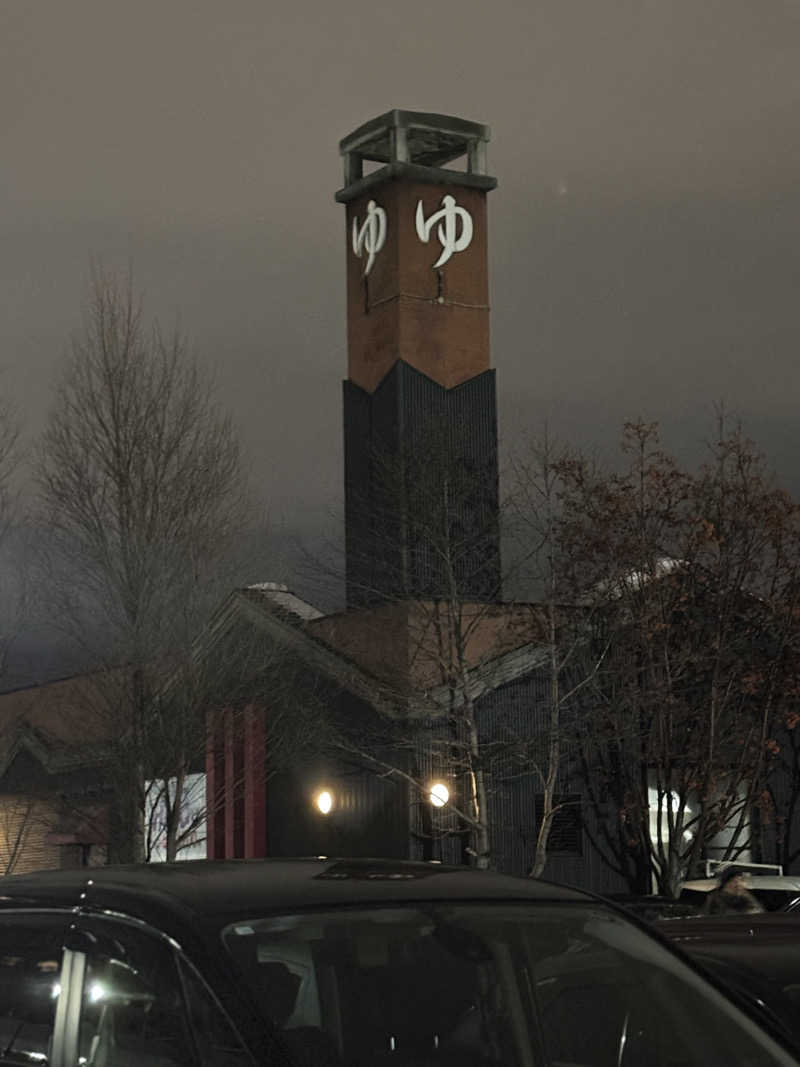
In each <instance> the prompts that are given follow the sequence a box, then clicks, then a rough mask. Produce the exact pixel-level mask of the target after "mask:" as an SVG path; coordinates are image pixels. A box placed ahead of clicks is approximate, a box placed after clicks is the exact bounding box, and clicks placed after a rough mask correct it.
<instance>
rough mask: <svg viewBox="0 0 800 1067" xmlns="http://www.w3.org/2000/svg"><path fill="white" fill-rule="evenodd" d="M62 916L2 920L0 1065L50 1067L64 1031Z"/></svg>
mask: <svg viewBox="0 0 800 1067" xmlns="http://www.w3.org/2000/svg"><path fill="white" fill-rule="evenodd" d="M70 918H71V916H70V915H69V913H66V912H47V911H25V910H22V911H8V912H3V913H2V914H0V1064H2V1065H4V1067H5V1065H9V1067H10V1065H15V1067H16V1065H21V1064H39V1065H41V1067H54V1065H55V1063H56V1059H54V1055H53V1050H54V1043H55V1044H57V1043H58V1041H57V1034H58V1032H59V1031H63V1028H64V1023H65V1009H66V1002H67V997H66V994H65V992H62V990H64V973H63V972H64V950H63V945H64V937H65V932H66V930H67V927H68V925H69V921H70Z"/></svg>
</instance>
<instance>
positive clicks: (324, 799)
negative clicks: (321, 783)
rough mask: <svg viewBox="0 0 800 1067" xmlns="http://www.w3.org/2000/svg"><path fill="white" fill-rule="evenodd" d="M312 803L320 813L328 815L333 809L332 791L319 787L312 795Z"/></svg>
mask: <svg viewBox="0 0 800 1067" xmlns="http://www.w3.org/2000/svg"><path fill="white" fill-rule="evenodd" d="M314 804H315V805H316V807H317V811H318V812H319V813H320V814H321V815H329V814H330V812H331V810H332V809H333V793H331V792H330V790H328V789H321V790H320V791H319V793H317V795H316V796H315V797H314Z"/></svg>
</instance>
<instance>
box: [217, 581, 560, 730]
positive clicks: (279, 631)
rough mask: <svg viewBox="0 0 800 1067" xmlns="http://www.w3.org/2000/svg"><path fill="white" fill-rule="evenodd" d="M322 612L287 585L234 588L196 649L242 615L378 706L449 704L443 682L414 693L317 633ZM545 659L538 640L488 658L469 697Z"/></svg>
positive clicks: (426, 709)
mask: <svg viewBox="0 0 800 1067" xmlns="http://www.w3.org/2000/svg"><path fill="white" fill-rule="evenodd" d="M326 617H327V616H323V614H322V612H320V611H317V609H316V608H314V607H313V606H312V605H310V604H307V603H306V602H305V601H302V600H300V598H298V597H296V596H295V595H294V594H293V593H292V592H291V591H290V590H289V589H288V588H287V587H286V586H276V585H273V584H272V583H263V584H261V585H258V586H247V587H245V588H243V589H235V590H234V591H233V592H232V593H231V594H230V595H229V596H228V597H227V598H226V599H225V601H223V603H222V604H221V605H220V607H219V608H218V609H217V611H216V612H215V614H214V616H213V618H212V619H211V621H210V623H209V625H208V627H207V628H206V631H205V633H204V634H203V636H202V638H201V640H200V642H199V643H198V645H197V648H196V655H197V656H199V657H202V656H205V655H210V654H211V653H212V649H213V647H214V645H215V644H216V642H217V641H219V640H221V639H222V637H223V636H224V634H225V633H226V632H228V631H229V630H230V628H232V627H233V626H234V625H235V624H236V622H237V621H241V620H242V619H244V620H247V621H249V622H251V623H252V624H253V625H255V626H258V627H259V628H260V629H261V630H262V631H263V632H266V633H268V634H271V635H272V636H273V637H274V639H275V641H276V642H277V643H279V644H280V645H282V646H283V647H285V648H287V649H288V650H290V651H291V652H292V653H294V654H295V655H297V656H298V657H300V658H301V659H302V660H303V661H304V662H305V663H307V664H308V666H309V667H310V668H311V669H312V670H316V671H319V672H320V673H321V674H322V675H323V676H325V677H327V678H329V679H331V680H332V681H334V682H335V683H336V684H337V685H339V686H341V687H342V689H344V690H346V691H347V692H350V693H352V694H353V695H354V696H356V697H358V698H359V699H361V700H364V701H365V702H366V703H367V704H369V705H371V706H372V707H373V708H375V709H376V710H378V711H384V712H388V713H392V712H395V713H396V711H397V709H398V707H400V706H403V707H404V708H406V710H408V711H410V712H411V714H412V715H423V714H427V715H430V714H431V712H435V711H436V710H439V709H440V710H441V713H442V714H446V713H447V712H448V709H450V708H451V707H452V693H451V691H450V688H449V687H448V686H447V685H438V686H436V687H434V688H432V689H429V690H426V691H420V692H419V693H417V694H415V693H414V692H413V691H406V690H401V689H400V688H398V687H393V686H392V685H391V684H389V683H387V682H386V681H384V680H381V679H379V678H377V677H375V676H374V675H373V674H371V673H370V671H369V670H366V669H365V668H364V667H363V666H361V665H360V664H358V663H356V662H355V661H354V660H353V659H352V658H350V657H349V656H347V655H345V654H344V653H342V652H341V651H340V650H339V649H337V648H336V647H335V646H334V645H332V644H330V643H329V642H328V641H326V640H324V638H323V637H322V636H321V635H320V633H319V631H318V630H317V628H316V627H314V626H309V625H308V623H309V622H312V623H313V622H314V621H315V620H317V619H323V618H326ZM546 659H547V653H546V650H545V649H544V648H543V646H542V645H537V644H533V643H526V644H524V645H521V646H519V647H517V648H514V649H512V650H510V651H507V652H504V653H503V654H501V655H497V656H494V657H492V658H487V659H485V660H483V661H482V662H480V663H479V664H477V665H476V666H474V667H473V668H472V669H471V670H470V671H469V672H468V680H469V690H470V696H471V697H472V699H473V700H478V699H480V698H481V697H482V696H484V695H485V694H486V693H489V692H491V691H493V690H495V689H498V688H499V687H500V686H503V685H507V684H508V683H509V682H512V681H515V680H516V679H518V678H521V677H524V676H525V675H526V674H529V673H530V672H531V671H534V670H537V669H539V668H540V667H542V666H543V665H544V663H545V661H546Z"/></svg>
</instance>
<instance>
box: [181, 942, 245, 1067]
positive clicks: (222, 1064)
mask: <svg viewBox="0 0 800 1067" xmlns="http://www.w3.org/2000/svg"><path fill="white" fill-rule="evenodd" d="M180 969H181V977H182V979H183V984H184V988H185V990H186V1001H187V1004H188V1005H189V1014H190V1017H191V1020H192V1029H193V1030H194V1033H195V1036H196V1038H197V1054H198V1063H199V1065H200V1067H250V1065H251V1064H252V1062H253V1060H252V1059H251V1057H250V1054H249V1053H248V1052H246V1051H245V1050H244V1048H242V1044H241V1042H240V1040H239V1038H238V1037H237V1036H236V1033H235V1031H234V1029H233V1026H232V1025H231V1023H230V1022H229V1021H228V1019H227V1017H226V1016H225V1014H224V1013H223V1011H222V1008H220V1006H219V1004H217V1001H216V1000H215V998H214V996H213V995H212V994H211V992H210V991H209V989H208V987H207V986H206V984H205V982H204V981H203V980H202V978H200V976H199V975H198V974H197V972H196V971H195V970H194V968H193V967H190V966H189V965H188V964H186V963H184V962H181V964H180Z"/></svg>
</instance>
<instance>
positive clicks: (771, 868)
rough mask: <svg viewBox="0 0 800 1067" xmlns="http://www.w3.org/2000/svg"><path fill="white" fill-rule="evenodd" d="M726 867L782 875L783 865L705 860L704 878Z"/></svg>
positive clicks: (714, 874)
mask: <svg viewBox="0 0 800 1067" xmlns="http://www.w3.org/2000/svg"><path fill="white" fill-rule="evenodd" d="M726 867H738V868H739V869H740V870H742V871H746V872H748V873H750V872H752V873H753V874H756V873H761V874H767V873H769V874H777V875H780V876H782V875H783V866H782V865H781V864H780V863H743V862H741V861H739V860H706V875H705V876H706V878H714V877H715V876H716V875H718V874H719V873H720V872H721V871H724V870H725V868H726Z"/></svg>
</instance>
